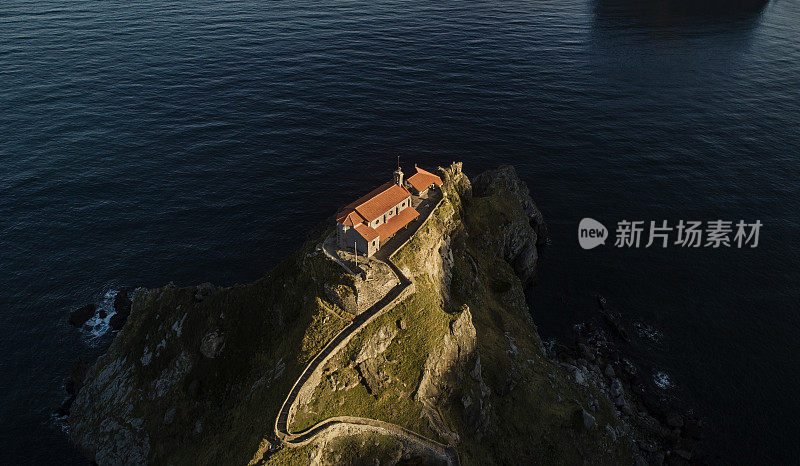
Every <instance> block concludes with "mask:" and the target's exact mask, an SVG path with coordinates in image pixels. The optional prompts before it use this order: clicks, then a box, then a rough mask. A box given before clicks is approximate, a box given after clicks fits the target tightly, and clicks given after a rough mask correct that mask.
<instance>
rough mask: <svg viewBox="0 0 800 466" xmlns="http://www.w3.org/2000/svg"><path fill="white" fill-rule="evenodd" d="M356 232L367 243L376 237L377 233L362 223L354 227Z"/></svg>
mask: <svg viewBox="0 0 800 466" xmlns="http://www.w3.org/2000/svg"><path fill="white" fill-rule="evenodd" d="M356 232H357V233H358V234H359V235H361V237H362V238H364V239H365V240H367V242H368V243H369V242H370V241H372V240H374V239H375V238H377V237H378V233H377V232H376V231H375V229H374V228H372V227H371V226H367V225H364V224H363V223H362V224H360V225H356Z"/></svg>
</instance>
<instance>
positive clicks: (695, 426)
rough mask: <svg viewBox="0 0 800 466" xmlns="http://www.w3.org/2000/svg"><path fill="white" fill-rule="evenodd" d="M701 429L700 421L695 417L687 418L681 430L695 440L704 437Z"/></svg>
mask: <svg viewBox="0 0 800 466" xmlns="http://www.w3.org/2000/svg"><path fill="white" fill-rule="evenodd" d="M703 430H704V429H703V423H702V421H698V420H696V419H687V420H686V422H685V423H684V426H683V431H684V432H685V433H686V435H688V436H689V437H691V438H693V439H697V440H700V439H702V438H704V437H705V433H704V432H703Z"/></svg>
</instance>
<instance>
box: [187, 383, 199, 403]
mask: <svg viewBox="0 0 800 466" xmlns="http://www.w3.org/2000/svg"><path fill="white" fill-rule="evenodd" d="M186 394H187V395H189V399H191V400H195V399H197V395H198V394H200V381H199V380H197V379H195V380H192V381H191V382H189V388H188V389H187V391H186Z"/></svg>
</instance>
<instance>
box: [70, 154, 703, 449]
mask: <svg viewBox="0 0 800 466" xmlns="http://www.w3.org/2000/svg"><path fill="white" fill-rule="evenodd" d="M425 173H428V172H425ZM431 175H432V176H433V174H431ZM435 176H436V177H438V179H439V180H441V186H440V187H438V189H439V190H440V195H439V196H438V197H433V198H432V200H431V202H429V203H428V205H421V206H420V207H419V209H418V210H419V216H418V217H415V220H414V222H415V223H413V224H412V223H410V224H409V228H410V230H409V231H408V234H407V235H405V236H402V235H401V234H399V233H398V237H397V238H395V239H393V240H392V241H395V243H394V244H390V243H387V244H388V246H381V248H380V250H379V251H378V252H377V253H376V254H375V258H373V259H371V260H369V261H363V262H361V265H359V263H358V259H357V258H355V257H353V258H352V259H354V261H353V262H349V261H348V257H346V255H341V254H338V253H337V252H336V251H332V250H331V249H330V248H328V247H327V246H326V245H328V244H330V238H331V237H335V235H336V233H335V231H334V229H333V228H330V229H329V230H328V231H326V232H325V233H324V234H323V235H322V236H320V237H319V238H314V239H312V240H310V241H308V242H307V243H306V244H305V245H304V246H303V247H302V248H301V249H300V250H299V251H297V252H295V253H294V254H292V255H291V256H290V257H288V258H287V259H285V260H284V261H283V262H282V263H281V264H279V265H278V266H277V267H275V268H274V269H273V270H272V271H270V272H269V273H268V274H267V275H266V276H264V277H263V278H261V279H259V280H257V281H255V282H253V283H250V284H247V285H237V286H233V287H225V288H224V287H217V286H213V285H211V284H203V285H199V286H196V287H184V288H181V287H177V286H175V285H172V284H170V285H167V286H164V287H162V288H157V289H141V288H140V289H136V290H135V291H133V292H132V293H130V297H131V301H132V305H131V306H130V309H129V311H128V314H127V321H125V323H124V326H123V327H122V329H121V331H120V332H119V333H118V334H117V335H116V338H115V339H114V341H113V343H112V345H111V346H110V347H109V349H108V351H107V352H106V354H104V355H103V356H101V357H100V358H99V359H98V360H97V361H96V362H95V363H94V365H92V366H91V367H88V368H86V367H85V368H83V370H79V371H73V374H72V380H71V386H72V387H73V391H74V393H75V397H74V401H73V402H72V403H71V405H70V406H69V426H70V429H69V432H70V437H71V439H72V440H73V442H74V443H75V445H77V447H78V448H80V449H81V450H82V451H83V452H84V453H85V454H86V455H87V457H89V458H90V459H91V460H93V461H95V462H97V463H99V464H144V463H152V464H253V465H254V464H309V463H312V464H354V463H356V464H579V463H584V462H589V463H623V464H633V463H640V464H645V463H656V464H657V463H661V462H664V461H665V459H666V460H670V461H671V462H681V461H686V460H689V459H690V458H691V454H690V453H689V452H690V451H691V448H692V441H693V440H692V437H691V435H689V434H687V433H686V432H687V429H683V419H675V418H674V416H673V417H672V418H671V419H670V420H669V422H667V420H664V419H657V418H656V417H654V416H651V415H650V414H648V413H647V410H646V409H645V408H644V407H642V404H641V402H640V401H639V399H638V398H637V397H636V395H635V393H633V392H632V391H631V390H629V388H628V385H629V384H630V383H631V380H635V377H634V376H633V375H632V373H631V369H630V367H628V366H626V361H625V360H624V359H622V358H619V357H618V356H615V355H613V354H612V352H604V350H603V349H602V348H600V347H599V346H598V345H593V344H592V340H591V339H587V340H586V341H585V342H582V343H581V344H580V345H576V346H575V347H574V348H567V347H563V346H562V347H560V348H554V347H553V346H552V345H545V344H543V342H542V340H541V338H540V336H539V334H538V333H537V328H536V325H535V323H534V318H533V317H532V315H531V313H530V310H529V307H528V305H527V303H526V301H525V294H524V290H525V288H526V287H527V286H530V285H531V284H533V283H534V282H535V280H536V274H537V264H538V260H539V247H540V246H542V245H543V244H544V242H545V240H546V237H547V228H546V225H545V222H544V219H543V217H542V214H541V212H540V211H539V209H538V208H537V206H536V205H535V204H534V202H533V201H532V200H531V198H530V196H529V191H528V188H527V186H526V185H525V184H524V183H523V182H521V181H520V180H519V178H518V177H517V175H516V173H515V171H514V169H513V168H511V167H501V168H499V169H497V170H494V171H489V172H486V173H483V174H481V175H478V176H477V177H475V178H474V179H473V180H471V181H470V180H469V179H468V178H467V176H466V175H465V174H464V173H463V172H462V166H461V164H460V163H453V164H451V165H450V166H449V167H446V168H440V169H439V170H438V172H437V173H436V175H435ZM412 210H413V209H412ZM415 212H416V211H415ZM626 374H627V375H626ZM665 424H666V425H665Z"/></svg>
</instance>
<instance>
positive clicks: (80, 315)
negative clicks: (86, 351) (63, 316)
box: [69, 303, 97, 328]
mask: <svg viewBox="0 0 800 466" xmlns="http://www.w3.org/2000/svg"><path fill="white" fill-rule="evenodd" d="M96 309H97V306H95V305H94V304H92V303H89V304H87V305H85V306H81V307H79V308H78V309H75V310H74V311H72V312H70V313H69V323H70V325H73V326H75V327H78V328H81V327H83V324H85V323H86V321H87V320H89V319H91V318H92V316H93V315H94V311H95V310H96Z"/></svg>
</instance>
